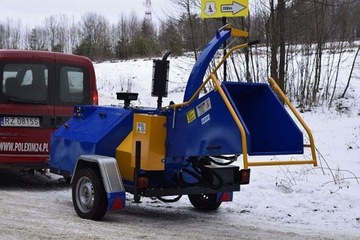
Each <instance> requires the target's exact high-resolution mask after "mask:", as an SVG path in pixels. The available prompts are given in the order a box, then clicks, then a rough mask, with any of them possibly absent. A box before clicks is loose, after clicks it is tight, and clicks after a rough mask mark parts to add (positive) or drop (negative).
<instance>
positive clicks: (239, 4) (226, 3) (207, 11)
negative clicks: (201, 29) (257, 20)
mask: <svg viewBox="0 0 360 240" xmlns="http://www.w3.org/2000/svg"><path fill="white" fill-rule="evenodd" d="M248 15H249V0H201V18H221V17H245V16H248Z"/></svg>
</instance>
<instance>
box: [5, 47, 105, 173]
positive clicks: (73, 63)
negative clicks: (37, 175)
mask: <svg viewBox="0 0 360 240" xmlns="http://www.w3.org/2000/svg"><path fill="white" fill-rule="evenodd" d="M0 77H1V78H2V80H1V81H0V83H1V91H0V168H25V169H34V170H38V169H44V168H46V167H47V163H48V160H49V151H50V136H51V134H52V133H53V131H54V130H55V129H56V128H58V127H59V126H61V125H62V124H63V123H64V122H65V121H66V120H68V119H69V118H70V116H71V115H72V113H73V108H74V105H89V104H90V105H91V104H92V105H97V104H98V93H97V89H96V80H95V72H94V67H93V65H92V62H91V61H90V60H89V59H88V58H85V57H81V56H77V55H70V54H64V53H56V52H45V51H24V50H0ZM59 154H60V153H59Z"/></svg>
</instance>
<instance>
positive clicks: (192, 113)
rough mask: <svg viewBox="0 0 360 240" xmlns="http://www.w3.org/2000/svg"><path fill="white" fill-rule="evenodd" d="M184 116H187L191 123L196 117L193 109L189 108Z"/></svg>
mask: <svg viewBox="0 0 360 240" xmlns="http://www.w3.org/2000/svg"><path fill="white" fill-rule="evenodd" d="M186 118H187V122H188V123H191V122H192V121H194V120H195V119H196V113H195V109H191V110H190V111H188V112H187V113H186Z"/></svg>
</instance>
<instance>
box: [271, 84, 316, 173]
mask: <svg viewBox="0 0 360 240" xmlns="http://www.w3.org/2000/svg"><path fill="white" fill-rule="evenodd" d="M269 83H270V86H271V88H272V89H273V90H274V91H275V92H276V93H277V94H278V95H279V97H280V98H281V99H282V100H283V101H284V103H286V105H287V106H288V107H289V108H290V110H291V112H292V113H293V114H294V115H295V117H296V118H297V120H298V121H299V122H300V124H301V125H302V127H303V128H304V129H305V131H306V133H307V134H308V137H309V141H310V148H311V157H312V160H308V161H307V162H309V163H310V164H314V167H316V166H317V159H316V151H315V143H314V138H313V135H312V133H311V130H310V128H309V127H308V126H307V125H306V123H305V121H304V120H303V119H302V117H301V116H300V114H299V113H298V111H297V110H296V109H295V107H294V106H293V105H292V104H291V102H290V100H289V99H288V98H287V97H286V95H285V94H284V92H283V91H282V90H281V89H280V87H279V85H278V84H277V83H276V82H275V80H274V79H273V78H270V79H269ZM304 147H309V145H306V144H304Z"/></svg>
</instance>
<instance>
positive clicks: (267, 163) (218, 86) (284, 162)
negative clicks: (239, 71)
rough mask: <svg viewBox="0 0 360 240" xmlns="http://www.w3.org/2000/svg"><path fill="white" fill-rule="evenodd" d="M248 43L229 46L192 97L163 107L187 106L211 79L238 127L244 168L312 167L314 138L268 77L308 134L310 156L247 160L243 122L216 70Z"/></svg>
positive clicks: (271, 84)
mask: <svg viewBox="0 0 360 240" xmlns="http://www.w3.org/2000/svg"><path fill="white" fill-rule="evenodd" d="M249 46H250V45H249V44H248V43H244V44H241V45H238V46H235V47H233V48H231V49H230V50H229V51H228V52H227V54H226V55H225V56H224V57H223V58H222V59H221V61H220V62H219V63H218V64H217V65H216V67H215V68H214V70H213V71H212V72H211V73H210V75H209V76H208V77H207V78H206V79H205V80H204V81H203V83H202V84H201V85H200V87H199V88H198V89H197V91H196V92H195V93H194V94H193V95H192V97H191V98H190V99H189V100H188V101H186V102H183V103H180V104H174V105H170V106H167V107H164V109H173V111H174V112H175V111H176V109H177V108H181V107H184V106H187V105H189V104H191V103H192V102H193V101H194V100H195V99H197V98H198V96H199V94H200V92H201V90H202V89H203V88H204V87H205V85H206V84H207V83H208V82H209V81H210V80H212V83H213V84H214V88H215V90H216V91H218V92H219V94H220V95H221V98H222V99H223V101H224V103H225V105H226V106H227V108H228V110H229V112H230V114H231V116H232V117H233V119H234V121H235V123H236V125H237V126H238V128H239V131H240V134H241V141H242V155H243V164H244V168H245V169H247V168H249V166H276V165H299V164H313V165H314V167H316V166H317V159H316V151H315V144H314V138H313V136H312V133H311V130H310V129H309V127H308V126H307V125H306V123H305V121H304V120H303V119H302V118H301V116H300V114H299V113H298V112H297V111H296V109H295V107H294V106H293V105H292V104H291V102H290V100H289V99H288V98H287V97H286V95H285V94H284V93H283V92H282V91H281V89H280V87H279V86H278V85H277V83H276V82H275V80H274V79H273V78H270V79H269V84H270V86H271V88H272V89H273V91H274V92H276V93H277V94H278V96H279V97H280V98H281V100H282V101H283V102H284V103H285V104H286V105H287V106H288V107H289V108H290V110H291V112H292V113H293V114H294V116H295V117H296V118H297V120H298V121H299V123H300V124H301V126H302V127H303V128H304V129H305V131H306V133H307V134H308V137H309V141H310V144H304V147H310V148H311V155H312V156H311V158H312V159H308V160H280V161H261V162H260V161H254V162H249V160H248V151H247V149H248V148H247V138H246V133H245V129H244V126H243V124H242V123H241V121H240V119H239V117H238V116H237V114H236V112H235V110H234V108H233V106H232V105H231V103H230V101H229V99H228V98H227V96H226V94H225V92H224V91H223V89H222V87H221V84H220V81H219V80H218V79H217V77H216V74H215V73H216V71H217V70H218V69H219V68H220V67H221V66H222V65H223V64H224V62H225V61H226V59H227V58H228V57H229V56H230V55H231V54H232V53H233V52H234V51H236V50H239V49H242V48H245V47H249Z"/></svg>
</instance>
